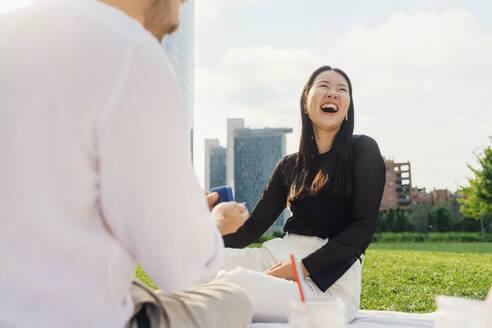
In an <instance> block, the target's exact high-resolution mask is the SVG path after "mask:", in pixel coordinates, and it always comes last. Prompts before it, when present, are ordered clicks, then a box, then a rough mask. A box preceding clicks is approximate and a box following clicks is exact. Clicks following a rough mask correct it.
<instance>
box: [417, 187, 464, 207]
mask: <svg viewBox="0 0 492 328" xmlns="http://www.w3.org/2000/svg"><path fill="white" fill-rule="evenodd" d="M453 198H462V195H459V194H457V193H456V194H453V193H452V192H451V191H449V190H447V189H434V190H432V191H431V192H426V191H425V188H413V192H412V203H415V204H422V203H427V204H430V205H437V204H449V203H450V202H451V199H453Z"/></svg>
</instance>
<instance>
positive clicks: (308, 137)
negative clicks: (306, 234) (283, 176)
mask: <svg viewBox="0 0 492 328" xmlns="http://www.w3.org/2000/svg"><path fill="white" fill-rule="evenodd" d="M324 71H335V72H337V73H338V74H340V75H341V76H343V77H344V78H345V80H346V81H347V83H348V89H349V96H350V105H349V108H348V112H347V115H348V116H347V120H343V122H342V125H341V126H340V129H339V130H338V132H337V134H336V136H335V140H334V141H333V145H332V150H331V151H334V152H335V155H334V156H335V159H334V161H335V163H334V164H333V166H332V169H328V167H327V166H326V165H323V164H322V163H320V162H319V161H318V160H317V158H318V146H317V144H316V141H315V139H314V131H313V123H312V122H311V119H310V118H309V116H308V114H307V96H308V93H309V91H310V90H311V87H312V86H313V83H314V80H315V79H316V77H317V76H318V75H319V74H321V73H322V72H324ZM300 107H301V108H300V109H301V118H302V131H301V141H300V143H299V152H298V153H297V158H296V167H295V170H294V176H293V181H292V184H291V187H290V192H289V196H288V199H287V201H288V204H289V205H290V204H292V201H294V200H296V199H300V198H302V197H304V196H306V195H316V194H317V193H318V192H320V191H321V190H326V189H329V190H330V192H331V193H332V194H343V195H350V193H351V184H352V174H351V172H352V165H351V156H352V154H351V148H352V147H351V141H352V135H353V133H354V102H353V100H352V83H351V82H350V79H349V78H348V76H347V74H345V72H344V71H342V70H341V69H338V68H331V67H330V66H322V67H320V68H318V69H317V70H315V71H314V72H313V73H312V74H311V76H310V77H309V79H308V81H307V82H306V85H305V86H304V89H303V90H302V94H301V106H300ZM330 166H331V165H330Z"/></svg>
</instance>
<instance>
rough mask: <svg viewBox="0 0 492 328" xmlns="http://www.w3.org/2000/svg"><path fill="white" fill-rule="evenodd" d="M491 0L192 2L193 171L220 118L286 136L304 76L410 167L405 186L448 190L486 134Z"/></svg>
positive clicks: (220, 132)
mask: <svg viewBox="0 0 492 328" xmlns="http://www.w3.org/2000/svg"><path fill="white" fill-rule="evenodd" d="M491 21H492V2H490V1H340V2H332V1H326V0H325V1H323V0H306V1H293V0H235V1H225V0H209V1H207V0H202V1H197V2H196V79H195V81H196V99H195V100H196V101H195V123H194V126H195V136H196V137H195V166H196V168H197V173H198V175H199V177H200V178H201V179H203V156H204V154H203V143H204V138H218V139H219V140H220V141H221V142H222V144H223V145H225V140H226V138H225V136H226V118H228V117H243V118H244V119H245V123H246V125H248V126H250V127H253V128H261V127H265V126H269V127H280V126H286V127H293V128H294V133H292V134H291V135H290V136H289V137H288V140H287V142H288V143H287V151H288V152H295V151H296V150H297V144H298V138H299V117H298V112H299V109H298V98H299V94H300V92H301V89H302V86H303V84H304V82H305V80H306V79H307V77H308V76H309V74H310V73H311V71H312V70H314V69H315V68H316V67H318V66H320V65H322V64H329V65H331V66H337V67H340V68H342V69H344V70H345V71H346V72H347V73H348V75H349V77H351V79H352V82H353V85H354V102H355V111H356V128H355V130H356V133H359V134H367V135H369V136H371V137H373V138H374V139H376V141H377V142H378V143H379V146H380V149H381V152H382V153H383V155H384V156H386V157H388V158H392V159H394V160H395V161H410V162H411V165H412V178H413V181H412V182H413V185H417V186H420V187H427V188H428V189H432V188H434V187H435V188H449V189H452V190H455V189H456V188H457V186H458V185H459V184H463V183H465V177H466V176H470V172H469V170H468V169H467V167H466V164H467V163H470V164H472V165H474V164H475V160H474V155H473V152H474V151H479V150H480V149H482V148H483V147H485V146H486V145H487V144H488V136H489V135H492V105H491V104H490V102H489V100H488V98H489V96H488V95H489V94H490V92H491V91H492V90H491V89H492V61H491V60H490V58H492V23H491Z"/></svg>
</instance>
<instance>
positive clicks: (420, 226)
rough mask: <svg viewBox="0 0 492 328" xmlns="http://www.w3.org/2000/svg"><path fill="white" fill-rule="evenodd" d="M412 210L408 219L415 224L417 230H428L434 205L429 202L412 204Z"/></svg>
mask: <svg viewBox="0 0 492 328" xmlns="http://www.w3.org/2000/svg"><path fill="white" fill-rule="evenodd" d="M410 210H411V212H410V215H409V217H408V221H409V222H410V223H411V224H412V225H413V226H415V231H418V232H427V230H428V228H429V226H428V222H427V221H428V217H429V214H431V213H432V212H433V211H434V209H433V208H432V205H431V204H428V203H419V204H412V205H411V207H410Z"/></svg>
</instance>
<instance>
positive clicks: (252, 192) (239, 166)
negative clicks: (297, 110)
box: [226, 119, 292, 232]
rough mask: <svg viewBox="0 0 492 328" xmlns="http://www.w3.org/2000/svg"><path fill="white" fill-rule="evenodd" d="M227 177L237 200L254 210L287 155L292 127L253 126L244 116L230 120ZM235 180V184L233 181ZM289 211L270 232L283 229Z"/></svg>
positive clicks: (279, 218) (280, 216)
mask: <svg viewBox="0 0 492 328" xmlns="http://www.w3.org/2000/svg"><path fill="white" fill-rule="evenodd" d="M227 130H228V143H227V156H226V157H227V159H226V162H227V173H228V176H227V180H228V184H230V185H232V186H234V193H235V199H236V200H237V201H238V202H246V203H247V204H248V207H249V210H250V211H252V210H253V208H254V206H255V205H256V202H257V201H258V199H259V198H260V196H261V194H262V192H263V190H264V189H265V187H266V185H267V184H268V181H269V179H270V176H271V174H272V171H273V168H274V167H275V165H276V164H277V162H278V161H279V160H280V159H281V158H282V157H283V156H285V135H286V134H287V133H291V132H292V129H291V128H273V129H272V128H264V129H250V128H246V127H244V121H243V119H228V120H227ZM232 182H233V183H232ZM286 215H287V213H286V211H285V212H284V213H282V214H280V215H279V217H278V218H277V220H276V221H275V222H274V224H273V225H272V227H270V229H269V230H268V231H267V232H272V231H275V230H281V229H282V227H283V225H284V223H285V219H286Z"/></svg>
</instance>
